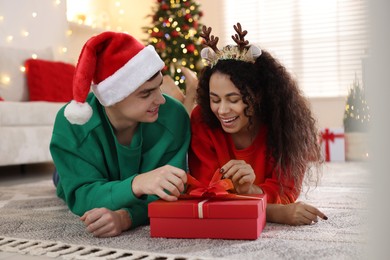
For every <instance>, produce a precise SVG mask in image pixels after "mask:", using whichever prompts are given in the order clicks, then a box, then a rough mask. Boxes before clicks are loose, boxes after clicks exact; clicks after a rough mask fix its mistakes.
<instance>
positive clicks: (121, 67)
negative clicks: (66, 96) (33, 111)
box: [64, 32, 164, 125]
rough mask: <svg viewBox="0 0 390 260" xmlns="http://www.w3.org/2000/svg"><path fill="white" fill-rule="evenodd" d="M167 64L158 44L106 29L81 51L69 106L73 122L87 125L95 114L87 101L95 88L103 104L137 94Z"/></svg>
mask: <svg viewBox="0 0 390 260" xmlns="http://www.w3.org/2000/svg"><path fill="white" fill-rule="evenodd" d="M163 67H164V62H163V61H162V60H161V58H160V57H159V56H158V54H157V52H156V51H155V49H154V47H153V46H151V45H149V46H147V47H145V46H144V45H143V44H142V43H140V42H138V41H137V40H136V39H134V38H133V37H132V36H130V35H129V34H126V33H116V32H103V33H101V34H99V35H97V36H94V37H92V38H91V39H89V40H88V41H87V42H86V43H85V45H84V47H83V49H82V50H81V53H80V56H79V60H78V63H77V66H76V70H75V74H74V79H73V100H72V101H71V102H70V103H69V104H68V105H67V106H66V108H65V113H64V114H65V117H66V118H67V119H68V121H69V122H71V123H72V124H79V125H83V124H85V123H86V122H88V120H89V119H90V117H91V116H92V108H91V107H90V106H89V104H88V103H87V102H85V101H86V98H87V96H88V93H89V90H90V87H91V83H93V84H92V91H93V93H94V94H95V96H96V98H97V99H98V100H99V102H100V103H101V104H102V105H103V106H111V105H113V104H115V103H118V102H119V101H121V100H123V99H124V98H126V97H127V96H129V95H130V94H131V93H133V92H134V91H135V90H136V89H137V88H138V87H139V86H141V85H142V84H144V83H145V82H146V81H147V80H149V79H150V78H151V77H152V76H153V75H154V74H156V73H157V72H158V71H160V70H161V69H162V68H163Z"/></svg>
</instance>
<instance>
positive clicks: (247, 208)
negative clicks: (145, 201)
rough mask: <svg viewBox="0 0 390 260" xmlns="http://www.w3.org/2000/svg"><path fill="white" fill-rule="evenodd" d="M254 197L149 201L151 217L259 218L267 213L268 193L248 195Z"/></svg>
mask: <svg viewBox="0 0 390 260" xmlns="http://www.w3.org/2000/svg"><path fill="white" fill-rule="evenodd" d="M247 196H250V197H252V199H237V200H232V199H229V200H221V199H216V198H209V199H205V198H200V199H179V200H178V201H174V202H168V201H164V200H157V201H154V202H151V203H149V206H148V215H149V217H150V218H212V219H221V218H225V219H226V218H232V219H243V218H246V219H251V218H258V217H260V216H261V215H262V214H264V213H265V209H266V203H267V200H266V195H265V194H251V195H247Z"/></svg>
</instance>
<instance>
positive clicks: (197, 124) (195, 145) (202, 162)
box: [188, 107, 220, 184]
mask: <svg viewBox="0 0 390 260" xmlns="http://www.w3.org/2000/svg"><path fill="white" fill-rule="evenodd" d="M209 131H210V130H209V128H208V126H207V125H206V124H205V123H203V122H202V120H201V118H200V109H199V107H196V108H195V109H194V110H193V112H192V114H191V144H190V149H189V152H188V163H189V168H190V174H191V175H192V176H194V177H195V178H196V179H197V180H199V181H200V182H203V183H205V184H209V182H210V180H211V179H212V176H213V174H214V172H215V170H216V169H218V167H220V166H219V161H218V156H217V152H216V149H215V145H214V142H213V141H212V139H211V135H210V134H209Z"/></svg>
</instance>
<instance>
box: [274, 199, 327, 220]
mask: <svg viewBox="0 0 390 260" xmlns="http://www.w3.org/2000/svg"><path fill="white" fill-rule="evenodd" d="M318 217H319V218H321V219H323V220H327V219H328V217H327V216H325V214H324V213H322V212H321V211H320V210H319V209H317V208H316V207H314V206H311V205H309V204H306V203H304V202H301V201H299V202H295V203H291V204H286V205H281V204H269V205H267V221H269V222H274V223H280V224H287V225H291V226H299V225H310V224H313V223H317V222H318Z"/></svg>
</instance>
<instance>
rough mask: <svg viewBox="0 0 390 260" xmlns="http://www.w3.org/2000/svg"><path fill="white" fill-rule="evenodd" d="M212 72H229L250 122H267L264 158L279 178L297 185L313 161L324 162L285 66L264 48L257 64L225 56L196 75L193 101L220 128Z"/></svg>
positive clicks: (308, 173) (309, 171) (309, 117)
mask: <svg viewBox="0 0 390 260" xmlns="http://www.w3.org/2000/svg"><path fill="white" fill-rule="evenodd" d="M215 72H219V73H222V74H226V75H228V76H229V78H230V80H231V81H232V82H233V84H234V85H235V86H236V87H237V89H238V90H239V91H240V93H241V95H242V99H243V102H244V104H246V105H247V107H246V110H245V114H246V115H247V116H248V115H249V123H250V124H251V123H253V122H254V121H256V122H260V123H261V124H263V125H266V127H267V129H268V135H267V147H268V148H267V158H268V159H270V158H273V159H274V162H275V163H274V167H273V169H274V170H276V171H277V173H278V178H279V179H281V175H284V176H285V177H287V178H291V179H293V180H294V182H295V183H296V184H300V183H302V181H303V179H304V177H305V173H306V176H307V177H306V180H312V179H311V176H313V175H312V173H313V171H312V169H313V167H312V166H320V164H321V163H322V156H321V150H320V145H319V143H318V129H317V126H316V120H315V119H314V118H313V116H312V113H311V110H310V108H309V104H308V103H307V100H306V99H305V98H304V96H303V95H302V93H301V91H300V89H299V88H298V85H297V83H296V81H295V80H294V78H293V77H292V76H291V75H290V73H289V72H288V71H287V69H286V68H285V67H284V66H283V65H282V64H281V63H280V62H279V61H278V60H276V59H275V58H274V57H272V55H271V54H270V53H269V52H267V51H265V50H262V54H261V55H260V56H259V57H258V58H257V59H256V61H255V63H251V62H244V61H239V60H233V59H229V60H219V61H218V62H217V64H215V65H214V66H213V67H210V66H207V67H205V68H204V69H203V70H202V72H201V74H200V77H199V88H198V90H197V103H198V104H199V106H200V107H201V111H202V117H203V120H204V121H205V122H206V123H207V124H208V125H209V126H210V127H211V128H217V127H221V125H220V123H219V121H218V120H217V118H216V116H215V115H214V113H213V112H212V111H211V108H210V96H209V90H210V87H209V81H210V78H211V75H213V73H215ZM249 109H251V110H253V113H251V114H249V113H248V110H249ZM315 169H319V167H315ZM316 176H317V177H318V175H316ZM316 181H318V178H316ZM297 188H299V187H297Z"/></svg>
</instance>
